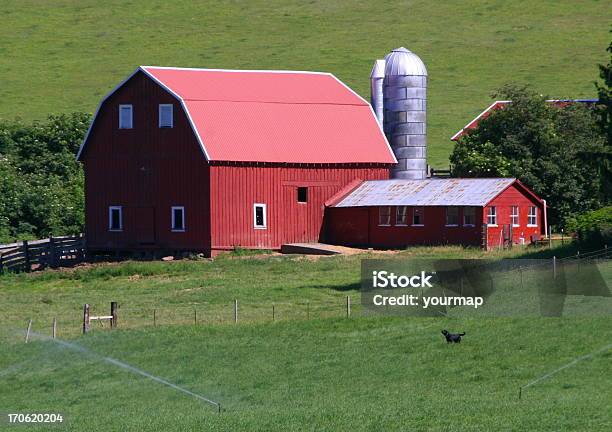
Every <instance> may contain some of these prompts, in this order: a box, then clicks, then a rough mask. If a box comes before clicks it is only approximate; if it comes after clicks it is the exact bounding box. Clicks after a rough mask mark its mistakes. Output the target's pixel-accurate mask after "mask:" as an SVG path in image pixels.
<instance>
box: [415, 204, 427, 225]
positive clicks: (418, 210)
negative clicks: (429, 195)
mask: <svg viewBox="0 0 612 432" xmlns="http://www.w3.org/2000/svg"><path fill="white" fill-rule="evenodd" d="M424 224H425V209H424V208H423V207H414V209H413V211H412V225H413V226H423V225H424Z"/></svg>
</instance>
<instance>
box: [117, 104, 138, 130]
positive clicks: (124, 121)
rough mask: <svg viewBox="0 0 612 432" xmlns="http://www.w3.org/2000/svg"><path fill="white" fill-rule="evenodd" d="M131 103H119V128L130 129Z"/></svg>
mask: <svg viewBox="0 0 612 432" xmlns="http://www.w3.org/2000/svg"><path fill="white" fill-rule="evenodd" d="M132 114H133V109H132V105H119V129H132V128H133V127H134V124H133V121H132V120H133V115H132Z"/></svg>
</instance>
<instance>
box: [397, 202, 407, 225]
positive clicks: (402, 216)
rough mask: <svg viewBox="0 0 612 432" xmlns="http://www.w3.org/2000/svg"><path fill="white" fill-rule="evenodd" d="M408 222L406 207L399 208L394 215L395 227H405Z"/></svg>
mask: <svg viewBox="0 0 612 432" xmlns="http://www.w3.org/2000/svg"><path fill="white" fill-rule="evenodd" d="M407 222H408V207H406V206H399V207H398V208H397V212H396V215H395V225H406V224H407Z"/></svg>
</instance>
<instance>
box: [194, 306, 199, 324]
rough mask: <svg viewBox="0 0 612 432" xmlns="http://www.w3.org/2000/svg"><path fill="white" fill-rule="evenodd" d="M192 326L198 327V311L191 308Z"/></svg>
mask: <svg viewBox="0 0 612 432" xmlns="http://www.w3.org/2000/svg"><path fill="white" fill-rule="evenodd" d="M193 325H198V310H197V309H196V308H193Z"/></svg>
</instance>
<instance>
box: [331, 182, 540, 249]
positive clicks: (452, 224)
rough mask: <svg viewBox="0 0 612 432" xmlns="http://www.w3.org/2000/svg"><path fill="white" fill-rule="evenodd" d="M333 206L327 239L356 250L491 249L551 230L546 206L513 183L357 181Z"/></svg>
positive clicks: (520, 184)
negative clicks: (416, 247) (457, 246)
mask: <svg viewBox="0 0 612 432" xmlns="http://www.w3.org/2000/svg"><path fill="white" fill-rule="evenodd" d="M327 205H328V224H327V233H328V239H329V240H330V241H331V242H333V243H336V244H343V245H349V246H372V247H378V248H398V247H405V246H409V245H435V244H461V245H473V246H483V247H484V248H486V249H488V248H493V247H498V246H499V247H501V246H507V245H509V244H526V243H529V242H531V240H532V239H533V238H534V237H540V236H541V235H542V234H544V233H545V232H546V228H545V226H546V203H545V202H544V201H543V200H541V199H540V198H538V197H537V196H536V195H535V194H534V193H533V192H531V191H530V190H529V189H528V188H527V187H525V185H523V184H522V183H521V182H519V181H518V180H516V179H513V178H481V179H473V178H428V179H423V180H399V179H396V180H379V181H364V182H357V183H355V184H353V185H350V186H349V187H347V188H346V189H345V190H343V191H341V192H340V193H338V194H337V195H336V196H335V197H332V198H331V199H330V200H329V201H328V202H327Z"/></svg>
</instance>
